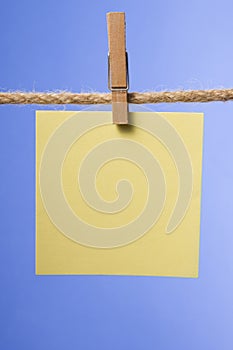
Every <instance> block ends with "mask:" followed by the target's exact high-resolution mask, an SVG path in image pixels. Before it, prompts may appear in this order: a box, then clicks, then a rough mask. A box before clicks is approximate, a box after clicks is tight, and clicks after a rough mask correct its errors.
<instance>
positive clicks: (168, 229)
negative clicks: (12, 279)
mask: <svg viewBox="0 0 233 350" xmlns="http://www.w3.org/2000/svg"><path fill="white" fill-rule="evenodd" d="M202 139H203V114H202V113H164V112H159V113H157V112H133V113H129V125H122V126H119V125H114V124H112V114H111V112H101V111H78V112H77V111H76V112H70V111H38V112H37V113H36V274H39V275H44V274H46V275H47V274H51V275H54V274H82V275H89V274H93V275H96V274H97V275H148V276H173V277H198V261H199V236H200V203H201V175H202V141H203V140H202Z"/></svg>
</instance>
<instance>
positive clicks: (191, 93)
mask: <svg viewBox="0 0 233 350" xmlns="http://www.w3.org/2000/svg"><path fill="white" fill-rule="evenodd" d="M230 100H233V89H213V90H187V91H182V90H181V91H161V92H131V93H128V102H129V103H135V104H144V103H151V104H152V103H177V102H185V103H186V102H213V101H223V102H225V101H230ZM111 102H112V95H111V93H72V92H48V93H46V92H18V91H15V92H0V104H38V105H49V104H80V105H87V104H88V105H89V104H110V103H111Z"/></svg>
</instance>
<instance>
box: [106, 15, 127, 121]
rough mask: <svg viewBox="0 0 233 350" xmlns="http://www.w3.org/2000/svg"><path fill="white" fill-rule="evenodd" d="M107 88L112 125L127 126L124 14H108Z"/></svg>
mask: <svg viewBox="0 0 233 350" xmlns="http://www.w3.org/2000/svg"><path fill="white" fill-rule="evenodd" d="M107 24H108V46H109V55H108V86H109V89H110V90H111V91H112V114H113V123H115V124H128V102H127V91H128V88H129V86H128V85H129V81H128V57H127V52H126V44H125V42H126V40H125V13H124V12H109V13H108V14H107Z"/></svg>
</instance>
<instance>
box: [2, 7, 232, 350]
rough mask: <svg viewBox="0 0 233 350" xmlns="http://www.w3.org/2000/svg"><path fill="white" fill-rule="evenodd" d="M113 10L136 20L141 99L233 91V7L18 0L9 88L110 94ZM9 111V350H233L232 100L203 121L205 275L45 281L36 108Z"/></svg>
mask: <svg viewBox="0 0 233 350" xmlns="http://www.w3.org/2000/svg"><path fill="white" fill-rule="evenodd" d="M108 11H125V12H126V19H127V48H128V51H129V60H130V85H131V91H144V90H154V89H155V90H158V91H159V90H161V89H178V88H184V89H187V88H191V89H200V88H216V87H217V88H220V87H232V86H233V74H232V71H233V70H232V62H233V46H232V32H233V21H232V11H233V3H232V1H231V0H228V1H227V0H222V1H221V2H219V4H218V2H214V1H212V0H191V1H187V0H183V1H182V0H176V1H172V0H170V1H168V0H167V1H166V0H157V1H154V0H145V1H127V2H126V1H123V0H118V1H112V0H111V1H110V0H102V1H93V0H87V1H83V0H82V1H81V0H67V1H64V0H59V1H55V0H46V1H42V0H40V1H39V0H30V1H29V0H27V1H26V0H20V1H18V0H8V1H3V0H2V1H1V11H0V32H1V37H0V45H1V46H0V50H1V55H0V67H1V74H0V89H1V90H2V91H6V90H8V89H12V90H16V89H22V90H28V91H30V90H36V91H46V90H56V89H62V90H64V89H65V90H71V91H93V90H96V91H106V90H107V51H108V47H107V31H106V19H105V15H106V12H108ZM38 108H41V109H46V108H47V109H50V108H56V109H62V108H66V109H77V108H78V107H70V106H66V107H64V106H62V107H56V106H55V107H53V106H45V107H37V106H0V157H1V159H0V162H1V171H0V177H1V182H0V196H1V199H0V212H1V221H0V231H1V232H0V286H1V290H0V349H3V350H13V349H24V350H27V349H34V350H37V349H43V350H47V349H56V350H60V349H88V350H89V349H101V350H105V349H106V350H107V349H135V350H137V349H158V350H165V349H166V350H168V349H179V350H184V349H189V350H192V349H193V350H194V349H205V350H208V349H211V350H215V349H216V350H217V349H218V350H219V349H224V350H228V349H229V350H230V349H232V348H233V339H232V338H233V332H232V323H233V302H232V299H233V254H232V250H233V234H232V233H233V232H232V231H233V229H232V215H233V202H232V198H233V187H232V177H233V166H232V150H233V137H232V128H233V103H231V102H228V103H210V104H177V105H165V104H162V105H156V106H153V109H154V110H157V111H192V112H195V111H196V112H204V114H205V130H204V158H203V164H204V167H203V194H202V214H201V247H200V277H199V278H198V279H182V278H159V277H120V276H112V277H111V276H105V277H104V276H102V277H98V276H88V277H85V276H82V277H80V276H35V274H34V269H35V266H34V265H35V263H34V260H35V256H34V248H35V234H34V226H35V216H34V211H35V204H34V202H35V186H34V178H35V170H34V168H35V156H34V155H35V110H36V109H38Z"/></svg>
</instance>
